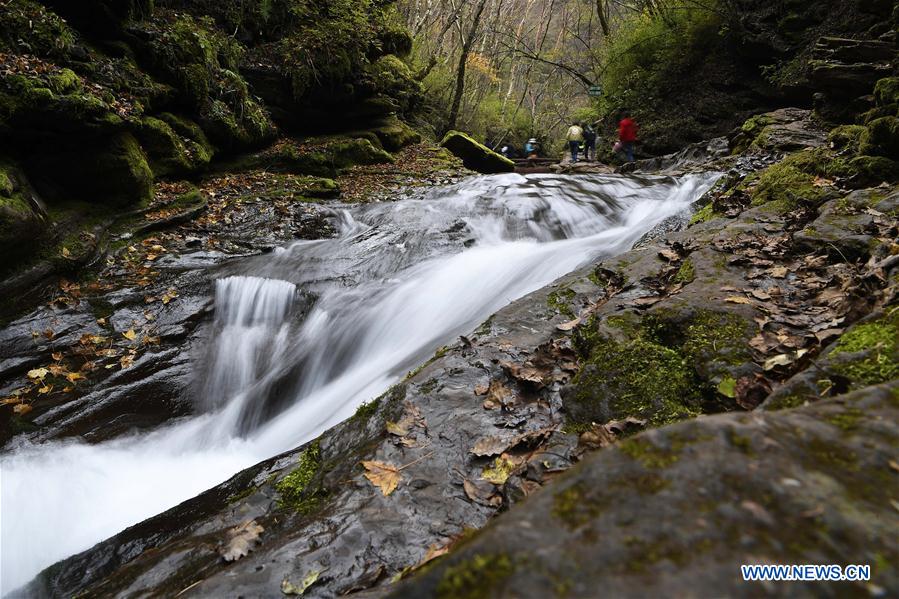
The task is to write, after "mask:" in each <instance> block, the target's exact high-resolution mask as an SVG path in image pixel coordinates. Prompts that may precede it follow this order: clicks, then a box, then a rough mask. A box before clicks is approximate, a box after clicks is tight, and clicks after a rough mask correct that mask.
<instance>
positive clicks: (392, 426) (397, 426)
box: [387, 421, 409, 437]
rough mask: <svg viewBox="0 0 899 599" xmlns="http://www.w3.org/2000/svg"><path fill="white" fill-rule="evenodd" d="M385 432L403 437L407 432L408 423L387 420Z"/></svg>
mask: <svg viewBox="0 0 899 599" xmlns="http://www.w3.org/2000/svg"><path fill="white" fill-rule="evenodd" d="M387 432H388V433H390V434H391V435H396V436H397V437H405V436H406V435H408V434H409V428H408V424H406V423H404V422H402V421H400V422H398V423H397V422H389V421H388V422H387Z"/></svg>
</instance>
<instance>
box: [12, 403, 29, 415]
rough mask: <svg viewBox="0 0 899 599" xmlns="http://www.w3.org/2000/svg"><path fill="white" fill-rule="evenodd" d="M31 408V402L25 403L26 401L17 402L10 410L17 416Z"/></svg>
mask: <svg viewBox="0 0 899 599" xmlns="http://www.w3.org/2000/svg"><path fill="white" fill-rule="evenodd" d="M31 409H32V408H31V404H27V403H19V404H16V405H14V406H13V407H12V411H13V412H14V413H16V414H18V415H19V416H22V415H24V414H27V413H28V412H30V411H31Z"/></svg>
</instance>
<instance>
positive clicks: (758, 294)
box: [752, 289, 771, 301]
mask: <svg viewBox="0 0 899 599" xmlns="http://www.w3.org/2000/svg"><path fill="white" fill-rule="evenodd" d="M752 297H754V298H755V299H757V300H762V301H768V300H769V299H771V295H770V294H768V293H766V292H764V291H762V290H761V289H753V290H752Z"/></svg>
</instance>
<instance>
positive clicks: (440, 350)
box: [403, 317, 492, 381]
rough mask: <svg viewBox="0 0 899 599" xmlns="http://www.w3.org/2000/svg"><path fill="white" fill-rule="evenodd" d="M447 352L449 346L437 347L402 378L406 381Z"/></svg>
mask: <svg viewBox="0 0 899 599" xmlns="http://www.w3.org/2000/svg"><path fill="white" fill-rule="evenodd" d="M491 318H492V317H491ZM482 326H483V325H482ZM447 352H449V348H448V347H447V346H445V345H444V346H443V347H440V348H438V349H437V351H435V352H434V355H433V356H431V357H430V358H428V360H427V361H426V362H425V363H424V364H422V365H421V366H419V367H418V368H415V369H413V370H410V371H409V373H408V374H407V375H406V378H405V379H403V380H405V381H408V380H409V379H411V378H413V377H415V376H416V375H417V374H418V373H419V372H421V371H422V370H424V369H425V368H427V367H428V366H430V365H431V364H433V363H434V362H436V361H437V360H439V359H440V358H442V357H443V356H445V355H446V354H447Z"/></svg>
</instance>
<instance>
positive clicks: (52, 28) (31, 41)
mask: <svg viewBox="0 0 899 599" xmlns="http://www.w3.org/2000/svg"><path fill="white" fill-rule="evenodd" d="M72 4H77V3H72ZM77 37H78V36H77V34H76V33H75V31H74V30H73V29H72V28H71V27H69V26H68V25H67V24H66V22H65V20H63V19H62V18H60V17H59V15H57V14H56V13H55V12H53V11H52V10H50V9H48V8H47V7H45V6H42V5H41V4H40V3H38V2H34V1H32V0H9V1H7V2H5V3H4V6H3V8H2V17H0V51H6V52H11V53H27V54H32V55H35V56H39V57H41V58H48V57H49V58H63V57H65V56H67V55H68V53H69V52H70V51H71V49H72V46H74V45H75V42H76V40H77Z"/></svg>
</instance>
